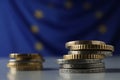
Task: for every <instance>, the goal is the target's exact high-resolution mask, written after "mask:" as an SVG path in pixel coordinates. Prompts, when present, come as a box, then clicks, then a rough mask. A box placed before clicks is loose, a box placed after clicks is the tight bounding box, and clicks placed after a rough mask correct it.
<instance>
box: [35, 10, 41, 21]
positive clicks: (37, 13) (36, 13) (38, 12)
mask: <svg viewBox="0 0 120 80" xmlns="http://www.w3.org/2000/svg"><path fill="white" fill-rule="evenodd" d="M34 16H35V17H36V18H37V19H41V18H43V12H42V11H40V10H36V11H35V13H34Z"/></svg>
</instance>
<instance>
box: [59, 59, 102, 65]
mask: <svg viewBox="0 0 120 80" xmlns="http://www.w3.org/2000/svg"><path fill="white" fill-rule="evenodd" d="M57 62H58V64H84V63H101V62H103V60H101V59H70V60H66V59H57Z"/></svg>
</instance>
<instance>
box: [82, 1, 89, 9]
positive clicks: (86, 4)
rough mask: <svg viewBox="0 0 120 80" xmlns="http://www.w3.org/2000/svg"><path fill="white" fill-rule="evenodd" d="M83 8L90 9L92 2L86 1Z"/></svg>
mask: <svg viewBox="0 0 120 80" xmlns="http://www.w3.org/2000/svg"><path fill="white" fill-rule="evenodd" d="M83 8H84V9H86V10H88V9H90V8H91V4H90V3H88V2H86V3H84V5H83Z"/></svg>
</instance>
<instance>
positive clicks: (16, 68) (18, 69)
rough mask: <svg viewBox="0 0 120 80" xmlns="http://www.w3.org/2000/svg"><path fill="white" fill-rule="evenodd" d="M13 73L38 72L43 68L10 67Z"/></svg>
mask: <svg viewBox="0 0 120 80" xmlns="http://www.w3.org/2000/svg"><path fill="white" fill-rule="evenodd" d="M10 70H11V71H38V70H42V68H41V67H10Z"/></svg>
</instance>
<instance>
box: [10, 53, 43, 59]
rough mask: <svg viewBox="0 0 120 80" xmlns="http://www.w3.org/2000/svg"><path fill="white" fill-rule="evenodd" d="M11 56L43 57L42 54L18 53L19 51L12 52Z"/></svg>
mask: <svg viewBox="0 0 120 80" xmlns="http://www.w3.org/2000/svg"><path fill="white" fill-rule="evenodd" d="M10 58H41V59H42V56H41V55H40V54H34V53H33V54H18V53H12V54H10Z"/></svg>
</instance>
